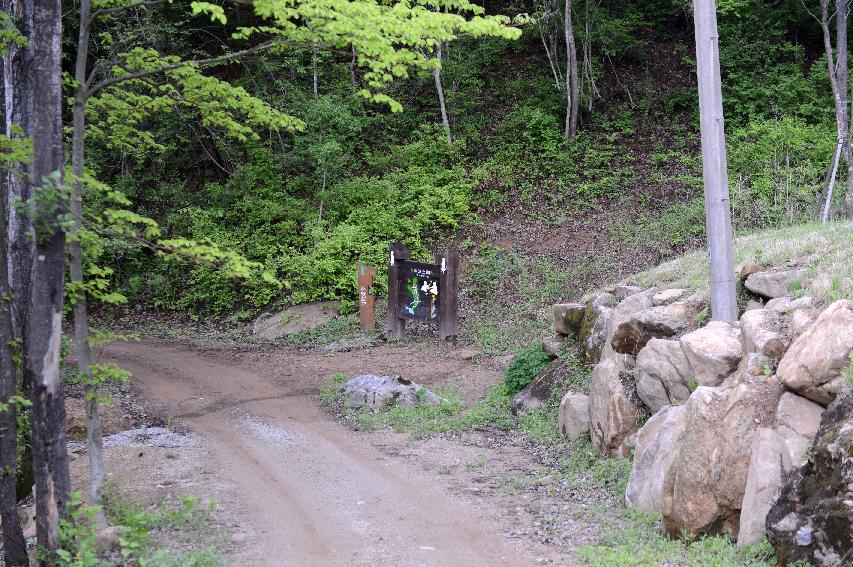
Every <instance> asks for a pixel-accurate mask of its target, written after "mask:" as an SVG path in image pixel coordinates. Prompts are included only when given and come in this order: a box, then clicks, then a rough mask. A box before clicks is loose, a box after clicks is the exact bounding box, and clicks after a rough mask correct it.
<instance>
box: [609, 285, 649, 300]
mask: <svg viewBox="0 0 853 567" xmlns="http://www.w3.org/2000/svg"><path fill="white" fill-rule="evenodd" d="M641 291H643V288H641V287H640V286H638V285H617V286H616V287H615V288H613V295H615V296H616V299H618V300H619V301H622V300H623V299H626V298H628V297H630V296H632V295H636V294H638V293H640V292H641Z"/></svg>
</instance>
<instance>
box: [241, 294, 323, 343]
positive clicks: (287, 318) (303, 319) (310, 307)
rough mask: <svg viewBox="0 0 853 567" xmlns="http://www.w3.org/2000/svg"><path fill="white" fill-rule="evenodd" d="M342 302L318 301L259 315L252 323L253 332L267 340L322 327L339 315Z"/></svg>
mask: <svg viewBox="0 0 853 567" xmlns="http://www.w3.org/2000/svg"><path fill="white" fill-rule="evenodd" d="M339 307H340V304H339V303H338V302H336V301H318V302H315V303H303V304H301V305H294V306H293V307H288V308H287V309H284V310H283V311H279V312H277V313H272V314H267V315H263V316H261V317H259V318H258V319H257V320H256V321H255V324H254V325H252V333H253V334H254V335H255V336H256V337H260V338H262V339H266V340H270V341H273V340H276V339H280V338H281V337H287V336H290V335H293V334H295V333H300V332H303V331H310V330H312V329H316V328H317V327H321V326H323V325H325V324H326V323H328V322H329V321H331V320H332V319H334V318H335V317H337V316H338V308H339Z"/></svg>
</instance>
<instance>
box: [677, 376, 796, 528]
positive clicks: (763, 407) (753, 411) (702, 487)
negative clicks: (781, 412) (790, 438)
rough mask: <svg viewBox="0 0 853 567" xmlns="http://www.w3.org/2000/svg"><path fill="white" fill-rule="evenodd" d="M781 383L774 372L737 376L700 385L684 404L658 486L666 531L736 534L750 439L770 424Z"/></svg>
mask: <svg viewBox="0 0 853 567" xmlns="http://www.w3.org/2000/svg"><path fill="white" fill-rule="evenodd" d="M781 396H782V386H781V384H780V383H779V380H778V378H777V377H776V376H748V375H738V376H737V377H735V378H733V379H732V380H730V381H728V383H727V384H726V385H725V386H721V387H718V388H717V387H705V386H703V387H699V388H697V389H696V390H695V391H694V392H693V393H692V394H691V395H690V398H689V399H688V400H687V402H686V403H685V404H684V405H683V406H681V407H684V408H685V409H684V413H685V418H684V419H685V425H684V431H683V432H682V433H681V436H680V437H679V441H678V448H677V451H676V455H675V457H674V458H673V461H672V466H671V467H670V468H669V470H668V471H667V474H666V478H665V479H664V482H663V489H662V495H663V496H662V498H661V502H662V507H661V508H662V509H661V513H662V515H663V525H664V529H665V531H666V532H667V533H669V534H671V535H680V534H681V533H682V532H684V531H686V532H687V533H688V534H691V535H702V534H708V533H715V532H719V531H722V532H727V533H728V534H729V535H731V536H733V537H736V536H737V534H738V531H739V523H738V519H739V516H740V508H741V504H742V502H743V496H744V492H745V489H746V480H747V475H748V472H749V464H750V456H751V451H752V440H753V437H754V436H755V432H756V431H757V430H758V429H759V428H761V427H772V426H773V418H774V413H775V410H776V406H777V405H778V403H779V398H780V397H781Z"/></svg>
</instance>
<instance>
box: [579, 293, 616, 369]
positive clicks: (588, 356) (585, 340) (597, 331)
mask: <svg viewBox="0 0 853 567" xmlns="http://www.w3.org/2000/svg"><path fill="white" fill-rule="evenodd" d="M615 306H616V298H615V297H614V296H613V295H611V294H609V293H602V294H599V295H597V296H595V297H594V298H593V299H591V300H590V301H589V303H587V305H586V312H585V313H584V318H583V326H582V327H581V331H580V337H579V338H580V341H579V342H580V345H581V353H582V355H583V358H584V360H585V361H586V362H588V363H596V362H598V361H599V359H600V358H601V352H602V350H604V347H605V345H607V344H608V343H607V338H608V337H607V328H608V326H609V324H610V319H611V316H612V314H613V308H614V307H615Z"/></svg>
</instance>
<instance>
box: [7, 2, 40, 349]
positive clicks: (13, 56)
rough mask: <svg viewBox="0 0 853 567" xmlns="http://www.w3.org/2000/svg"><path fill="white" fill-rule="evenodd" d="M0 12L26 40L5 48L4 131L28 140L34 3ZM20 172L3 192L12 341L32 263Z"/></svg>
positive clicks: (26, 193) (18, 334) (25, 167)
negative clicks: (20, 206) (21, 209)
mask: <svg viewBox="0 0 853 567" xmlns="http://www.w3.org/2000/svg"><path fill="white" fill-rule="evenodd" d="M0 9H2V10H3V11H4V12H6V13H7V14H9V15H10V16H11V17H12V21H13V23H14V24H15V27H17V28H18V31H19V32H21V34H22V35H23V36H24V37H25V38H26V39H27V45H26V46H24V47H19V46H17V45H15V44H14V43H11V42H10V43H9V44H8V45H7V47H8V52H7V53H6V55H4V56H3V92H4V93H5V97H4V104H5V108H4V110H5V119H6V121H5V130H6V135H7V136H9V137H20V135H19V134H17V133H16V132H15V131H14V130H13V127H18V128H20V129H21V130H22V131H23V133H24V137H30V135H31V134H32V129H31V125H30V119H31V116H32V110H33V89H32V75H31V73H32V69H31V68H30V67H31V64H32V50H33V47H32V41H31V40H32V33H33V2H32V0H2V1H0ZM18 168H19V169H20V171H21V172H22V175H21V176H20V177H19V176H17V175H15V174H14V173H12V172H10V171H9V172H5V173H3V175H4V176H5V178H6V179H5V189H6V197H7V201H6V203H7V205H8V208H9V211H8V215H9V216H8V223H7V226H6V231H7V234H8V238H9V241H8V242H9V247H8V249H7V254H8V257H7V266H6V269H7V270H8V273H9V283H10V285H11V286H12V291H13V292H14V295H13V297H12V317H13V319H12V323H13V325H14V332H15V338H17V339H22V329H23V325H24V320H25V319H26V312H27V301H28V297H29V289H30V267H31V266H32V261H33V251H34V241H33V238H32V222H31V221H30V219H28V218H27V217H26V216H24V215H21V214H19V213H18V211H17V210H16V209H15V207H14V206H13V204H14V202H15V200H16V199H20V200H22V201H26V200H28V199H29V198H30V197H31V195H30V187H29V185H28V184H27V182H26V175H27V174H28V172H29V164H18Z"/></svg>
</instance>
